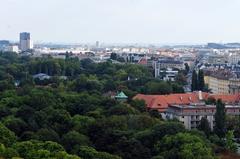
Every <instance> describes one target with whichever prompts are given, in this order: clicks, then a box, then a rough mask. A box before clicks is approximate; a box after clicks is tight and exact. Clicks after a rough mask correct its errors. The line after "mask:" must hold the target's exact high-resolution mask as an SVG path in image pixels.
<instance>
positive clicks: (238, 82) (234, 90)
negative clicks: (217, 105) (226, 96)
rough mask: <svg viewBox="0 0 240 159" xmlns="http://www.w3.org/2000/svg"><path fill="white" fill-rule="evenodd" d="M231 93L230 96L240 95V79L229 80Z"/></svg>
mask: <svg viewBox="0 0 240 159" xmlns="http://www.w3.org/2000/svg"><path fill="white" fill-rule="evenodd" d="M229 92H230V94H238V93H240V79H239V78H230V79H229Z"/></svg>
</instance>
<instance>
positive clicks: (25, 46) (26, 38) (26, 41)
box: [19, 32, 33, 51]
mask: <svg viewBox="0 0 240 159" xmlns="http://www.w3.org/2000/svg"><path fill="white" fill-rule="evenodd" d="M19 47H20V50H21V51H27V50H29V49H32V48H33V44H32V41H31V37H30V33H27V32H23V33H20V44H19Z"/></svg>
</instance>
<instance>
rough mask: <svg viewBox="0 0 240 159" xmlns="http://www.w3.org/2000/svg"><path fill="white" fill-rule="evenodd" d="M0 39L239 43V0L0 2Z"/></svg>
mask: <svg viewBox="0 0 240 159" xmlns="http://www.w3.org/2000/svg"><path fill="white" fill-rule="evenodd" d="M0 8H1V9H0V39H8V40H14V41H17V40H18V39H19V33H20V32H30V33H31V36H32V39H33V41H35V42H66V43H87V42H95V41H100V42H101V43H159V44H171V43H174V44H180V43H181V44H183V43H189V44H197V43H206V42H222V43H224V42H240V21H239V15H240V0H0Z"/></svg>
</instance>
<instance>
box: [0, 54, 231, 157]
mask: <svg viewBox="0 0 240 159" xmlns="http://www.w3.org/2000/svg"><path fill="white" fill-rule="evenodd" d="M37 73H46V74H48V75H50V76H51V79H45V80H40V79H34V78H33V75H34V74H37ZM0 91H1V92H0V134H1V135H0V143H1V144H0V157H4V158H12V157H21V158H25V159H33V158H34V159H50V158H51V159H54V158H56V159H61V158H62V159H79V158H83V159H96V158H98V159H120V158H123V159H150V158H155V159H156V158H174V157H177V158H189V159H190V158H194V157H195V156H197V157H198V158H209V159H211V158H213V157H214V155H213V152H212V149H211V144H210V142H209V141H208V140H207V138H206V136H204V135H203V134H202V133H199V132H198V133H196V132H191V131H187V130H185V129H184V126H183V125H182V123H180V122H176V121H163V120H162V119H161V116H160V115H159V114H158V113H157V112H154V111H147V110H146V109H145V103H144V102H143V101H132V100H131V97H132V96H134V95H135V94H136V93H149V94H167V93H172V92H182V86H181V84H178V83H169V82H163V81H159V80H156V79H154V78H153V77H152V74H151V70H149V69H148V68H146V67H143V66H139V65H131V64H125V65H122V64H113V63H111V62H110V61H109V62H105V63H99V64H96V63H93V62H92V61H91V60H89V59H84V60H81V61H79V60H78V59H76V58H70V57H67V58H66V60H60V59H52V58H50V57H47V58H35V59H30V58H29V57H19V56H17V55H16V54H14V53H0ZM117 91H124V92H125V93H126V95H128V97H129V99H128V101H127V102H120V101H117V100H115V99H112V98H110V96H111V95H110V94H111V93H112V92H117ZM230 137H231V136H230ZM229 146H231V143H229Z"/></svg>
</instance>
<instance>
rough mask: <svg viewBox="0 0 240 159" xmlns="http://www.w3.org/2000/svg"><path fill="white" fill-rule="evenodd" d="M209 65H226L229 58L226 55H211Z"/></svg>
mask: <svg viewBox="0 0 240 159" xmlns="http://www.w3.org/2000/svg"><path fill="white" fill-rule="evenodd" d="M208 63H210V64H225V63H227V57H226V56H225V55H210V56H209V57H208Z"/></svg>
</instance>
